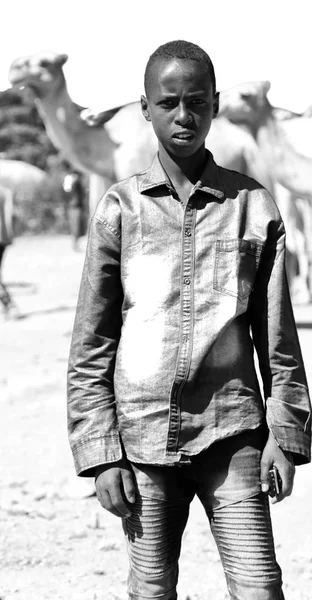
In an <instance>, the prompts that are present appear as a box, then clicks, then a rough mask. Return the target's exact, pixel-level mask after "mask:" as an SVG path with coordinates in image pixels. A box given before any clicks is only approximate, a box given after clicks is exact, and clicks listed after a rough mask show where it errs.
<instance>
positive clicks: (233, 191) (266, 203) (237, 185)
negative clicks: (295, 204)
mask: <svg viewBox="0 0 312 600" xmlns="http://www.w3.org/2000/svg"><path fill="white" fill-rule="evenodd" d="M218 170H219V177H220V182H222V185H223V189H224V193H225V195H226V197H228V198H234V197H235V198H237V196H240V198H242V199H243V200H244V201H248V202H249V203H257V204H262V206H263V208H265V209H267V210H268V211H269V212H271V213H272V216H273V215H274V216H276V217H277V218H278V217H279V209H278V207H277V204H276V202H275V199H274V198H273V196H272V195H271V193H270V192H269V191H268V189H267V188H266V187H264V186H263V185H262V184H261V183H259V181H257V180H256V179H253V177H250V176H249V175H245V174H243V173H240V172H238V171H234V170H231V169H227V168H225V167H222V166H220V165H218Z"/></svg>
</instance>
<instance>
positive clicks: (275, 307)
mask: <svg viewBox="0 0 312 600" xmlns="http://www.w3.org/2000/svg"><path fill="white" fill-rule="evenodd" d="M254 348H255V350H256V353H257V356H258V361H259V368H260V372H261V377H260V384H259V382H258V378H257V374H256V368H255V362H254ZM260 387H261V389H260ZM310 410H311V404H310V400H309V395H308V389H307V382H306V376H305V371H304V366H303V361H302V356H301V351H300V346H299V341H298V335H297V331H296V326H295V322H294V317H293V312H292V307H291V302H290V297H289V290H288V285H287V280H286V275H285V231H284V225H283V222H282V220H281V217H280V214H279V211H278V209H277V207H276V204H275V203H274V201H273V199H272V197H271V196H270V194H269V193H268V192H267V191H266V190H265V189H264V188H263V187H262V186H260V184H258V183H257V182H256V181H254V180H253V179H250V178H248V177H246V176H244V175H241V174H239V173H236V172H234V171H229V170H227V169H224V168H221V167H219V166H217V165H216V163H215V162H214V160H213V157H212V155H211V154H210V153H208V152H207V163H206V167H205V170H204V172H203V174H202V176H201V178H200V180H199V181H198V182H197V183H196V185H194V187H193V189H192V191H191V194H190V196H189V200H188V202H187V205H186V206H184V205H183V204H182V203H181V201H180V200H179V197H178V196H177V193H176V192H175V190H174V188H173V187H172V184H171V183H170V181H169V180H168V177H167V176H166V173H165V172H164V170H163V168H162V166H161V164H160V161H159V158H158V155H156V157H155V159H154V162H153V164H152V165H151V167H150V168H149V169H147V170H146V171H144V172H142V173H140V174H138V175H135V176H133V177H129V178H128V179H125V180H124V181H121V182H119V183H117V184H115V185H113V186H112V187H111V188H110V189H109V190H108V191H107V193H106V194H105V195H104V197H103V198H102V199H101V200H100V203H99V205H98V207H97V210H96V212H95V215H94V217H93V219H92V221H91V225H90V231H89V239H88V246H87V253H86V260H85V265H84V270H83V275H82V281H81V287H80V292H79V299H78V305H77V312H76V318H75V324H74V330H73V337H72V344H71V351H70V359H69V372H68V424H69V438H70V444H71V447H72V451H73V455H74V461H75V467H76V470H77V473H78V474H80V475H85V476H91V475H93V474H94V470H95V467H96V466H98V465H100V464H103V463H110V462H114V461H117V460H119V459H120V458H121V457H122V456H123V455H126V456H127V458H128V459H129V460H130V461H133V462H137V463H147V464H154V465H174V464H177V463H183V462H188V461H189V460H190V459H189V457H191V456H193V455H196V454H198V453H200V452H201V451H203V450H205V449H207V448H208V447H209V446H210V445H211V444H212V443H213V442H215V441H217V440H221V439H224V438H228V437H229V436H233V435H235V434H237V433H239V432H242V431H244V430H248V429H255V428H256V427H258V426H259V425H260V424H262V423H263V422H264V421H265V420H266V422H267V425H268V427H269V429H270V430H271V432H272V433H273V435H274V437H275V439H276V441H277V443H278V444H279V445H280V447H281V448H283V449H284V450H288V451H291V452H293V454H294V459H295V463H297V464H300V463H305V462H308V461H309V460H310V441H311V417H310Z"/></svg>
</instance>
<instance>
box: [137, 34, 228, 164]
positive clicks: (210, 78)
mask: <svg viewBox="0 0 312 600" xmlns="http://www.w3.org/2000/svg"><path fill="white" fill-rule="evenodd" d="M144 86H145V94H146V96H142V98H141V105H142V112H143V115H144V117H145V118H146V119H147V120H148V121H151V122H152V125H153V127H154V130H155V133H156V135H157V137H158V140H159V143H160V144H161V145H162V146H163V147H164V148H165V149H166V150H167V151H168V152H169V153H171V154H173V155H174V156H177V157H178V156H180V157H189V156H191V155H193V154H194V153H195V152H196V151H197V150H198V149H199V148H200V147H201V146H203V145H204V144H205V138H206V136H207V134H208V132H209V129H210V126H211V121H212V119H213V118H214V117H216V116H217V114H218V108H219V94H218V93H217V92H216V79H215V73H214V68H213V64H212V62H211V59H210V58H209V56H208V54H207V53H206V52H205V51H204V50H202V49H201V48H200V47H199V46H197V45H196V44H192V43H191V42H185V41H183V40H177V41H173V42H168V43H167V44H163V45H162V46H159V48H157V50H155V52H153V54H152V55H151V56H150V58H149V60H148V63H147V66H146V69H145V76H144Z"/></svg>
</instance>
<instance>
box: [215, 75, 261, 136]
mask: <svg viewBox="0 0 312 600" xmlns="http://www.w3.org/2000/svg"><path fill="white" fill-rule="evenodd" d="M269 89H270V82H269V81H252V82H249V83H241V84H239V85H236V86H235V87H233V88H230V89H229V90H225V91H224V92H221V94H220V111H219V114H220V115H223V116H225V117H227V118H228V119H229V120H230V121H232V122H233V123H236V124H246V125H255V123H257V122H258V121H259V120H260V119H261V117H262V116H263V115H264V114H265V113H266V112H267V111H268V109H269V108H270V103H269V101H268V98H267V93H268V91H269Z"/></svg>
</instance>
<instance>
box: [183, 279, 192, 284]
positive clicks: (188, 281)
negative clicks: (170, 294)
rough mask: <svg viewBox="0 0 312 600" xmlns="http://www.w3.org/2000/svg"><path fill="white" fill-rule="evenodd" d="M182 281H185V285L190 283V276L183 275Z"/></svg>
mask: <svg viewBox="0 0 312 600" xmlns="http://www.w3.org/2000/svg"><path fill="white" fill-rule="evenodd" d="M184 283H185V285H190V283H191V280H190V278H189V277H184Z"/></svg>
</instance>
